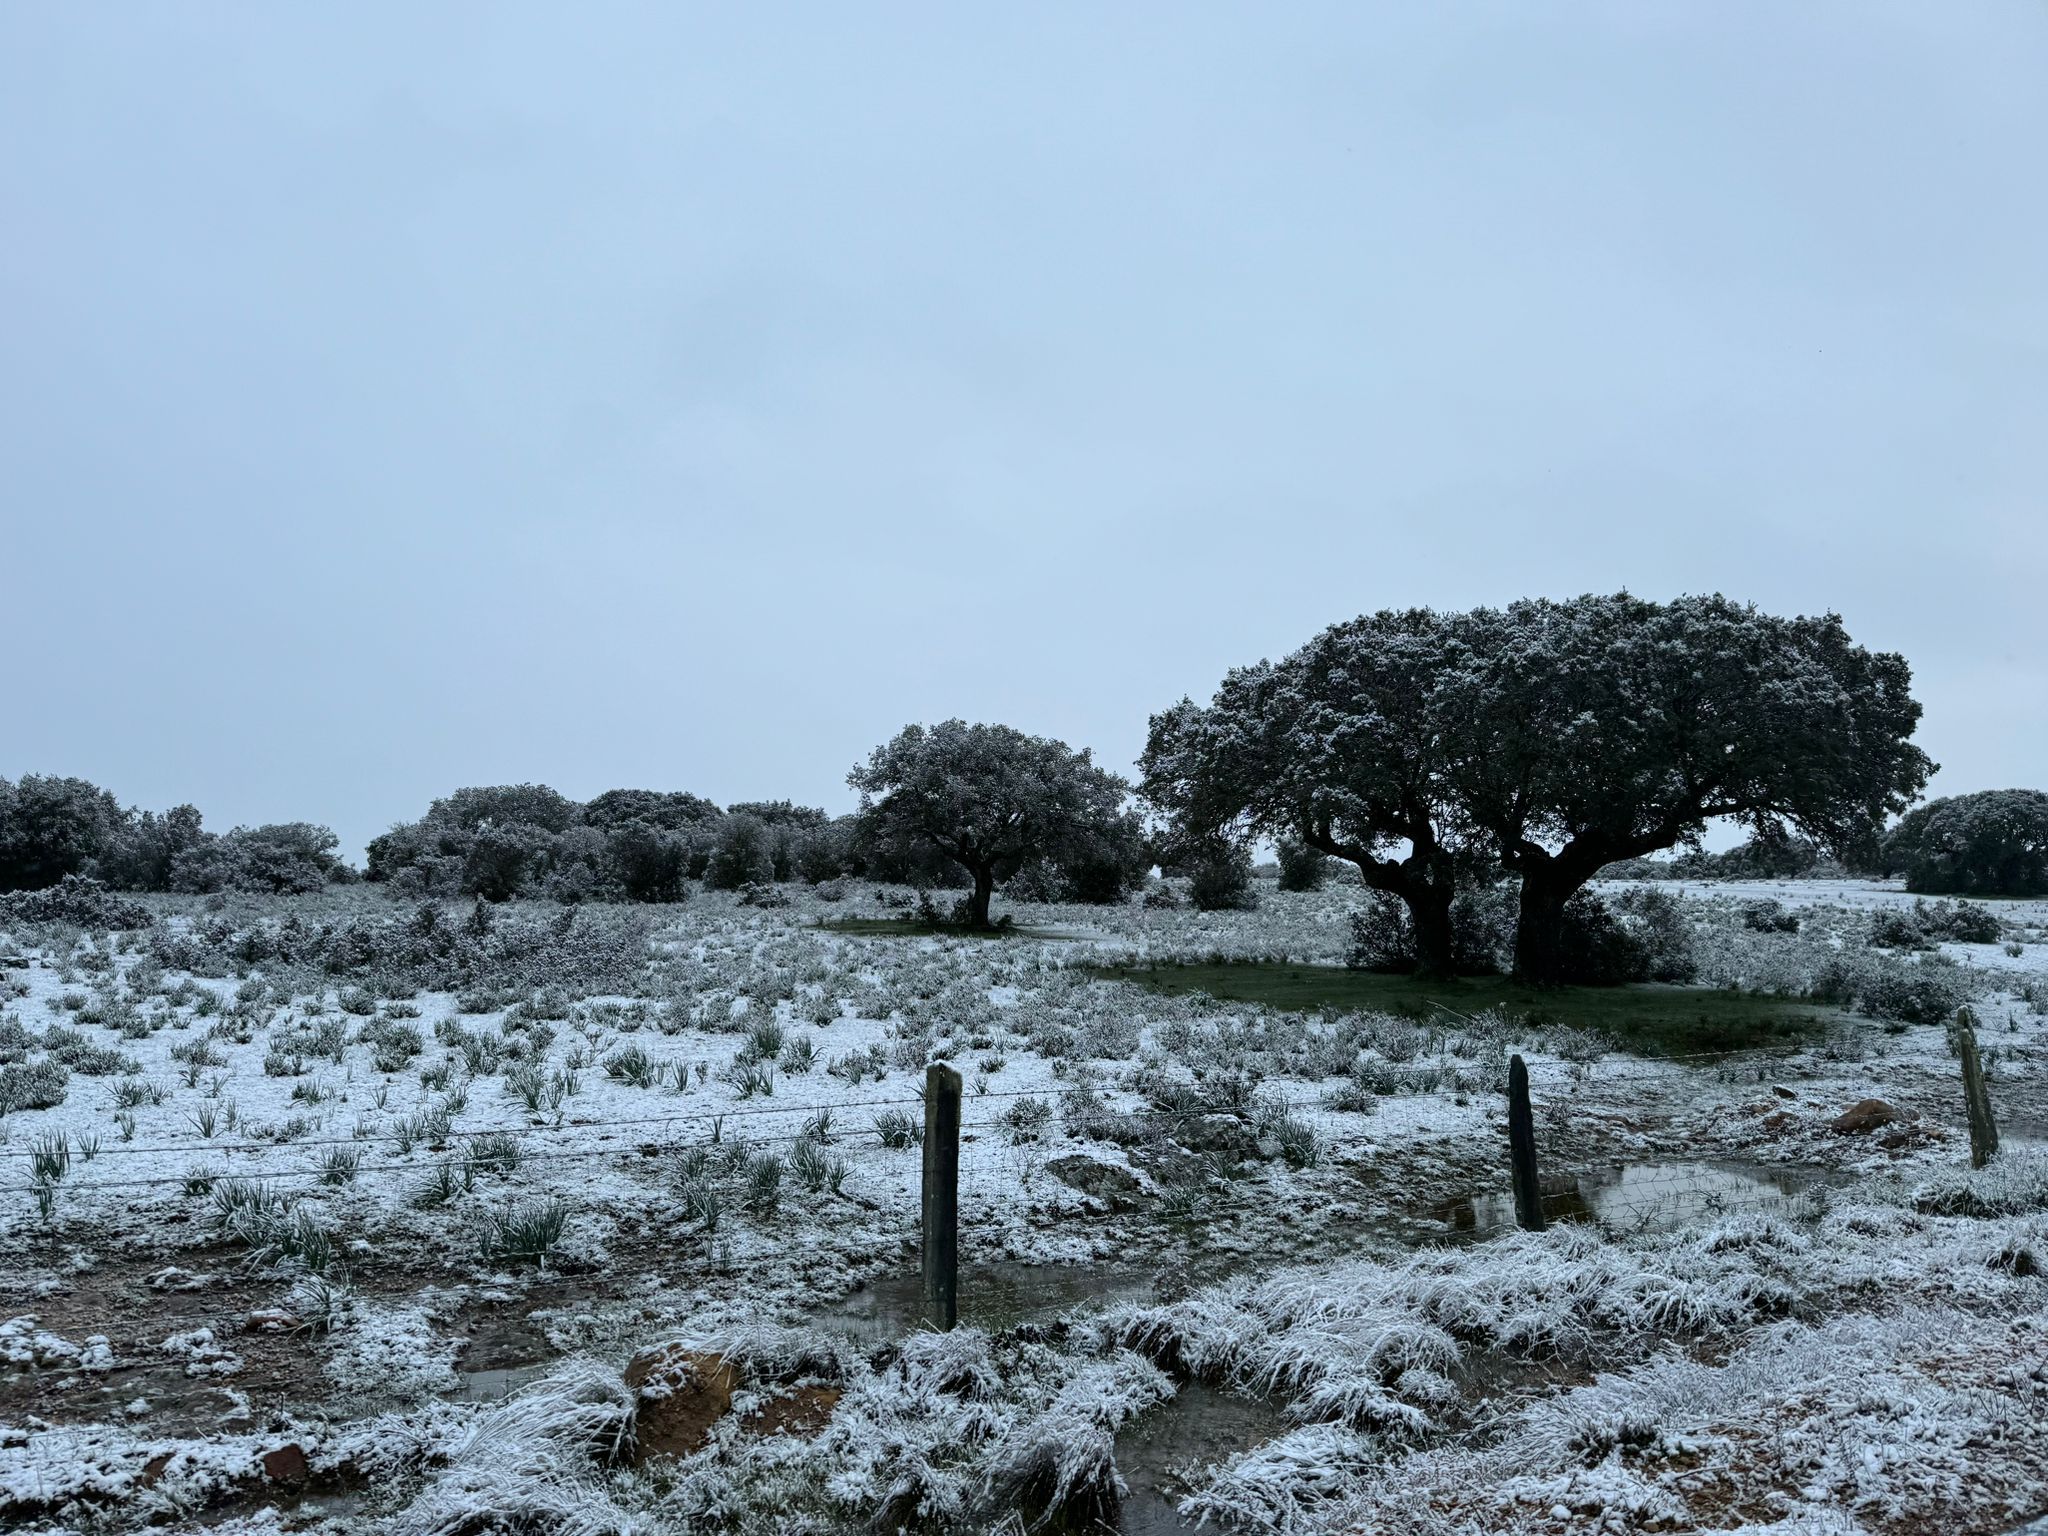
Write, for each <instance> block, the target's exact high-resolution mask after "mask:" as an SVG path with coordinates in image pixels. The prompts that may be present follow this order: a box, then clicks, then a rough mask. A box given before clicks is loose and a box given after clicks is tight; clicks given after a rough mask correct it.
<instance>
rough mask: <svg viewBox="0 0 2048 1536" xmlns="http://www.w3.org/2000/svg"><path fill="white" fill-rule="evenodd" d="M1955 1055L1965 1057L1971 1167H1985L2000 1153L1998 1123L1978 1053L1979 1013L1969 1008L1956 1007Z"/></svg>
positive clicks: (1964, 1080) (1966, 1105)
mask: <svg viewBox="0 0 2048 1536" xmlns="http://www.w3.org/2000/svg"><path fill="white" fill-rule="evenodd" d="M1956 1054H1957V1055H1958V1056H1960V1057H1962V1059H1963V1107H1964V1108H1965V1109H1967V1110H1968V1111H1969V1112H1970V1166H1971V1167H1972V1168H1982V1167H1983V1166H1984V1165H1985V1164H1986V1163H1988V1162H1990V1161H1991V1159H1992V1158H1993V1157H1995V1156H1997V1154H1998V1122H1997V1121H1996V1120H1994V1119H1992V1118H1991V1091H1990V1090H1989V1089H1988V1088H1986V1087H1985V1086H1984V1063H1983V1060H1982V1059H1981V1058H1980V1057H1979V1056H1978V1055H1977V1019H1976V1015H1974V1014H1973V1013H1971V1012H1970V1010H1969V1009H1967V1008H1958V1009H1957V1010H1956Z"/></svg>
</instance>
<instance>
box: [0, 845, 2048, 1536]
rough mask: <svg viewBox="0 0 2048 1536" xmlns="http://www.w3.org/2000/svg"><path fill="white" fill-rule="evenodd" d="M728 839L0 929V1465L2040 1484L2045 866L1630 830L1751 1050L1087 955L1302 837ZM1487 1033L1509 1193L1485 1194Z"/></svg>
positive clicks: (427, 1508) (122, 1505)
mask: <svg viewBox="0 0 2048 1536" xmlns="http://www.w3.org/2000/svg"><path fill="white" fill-rule="evenodd" d="M785 894H786V895H787V896H788V897H789V900H790V904H789V905H787V906H782V907H766V908H764V907H750V906H742V905H739V904H737V903H736V902H735V901H734V900H733V899H732V898H729V897H723V896H712V895H704V894H700V895H698V896H696V897H694V898H693V899H692V900H691V901H690V902H688V903H687V904H685V905H683V906H680V907H676V908H669V909H644V908H643V909H619V908H590V909H587V910H575V909H556V908H553V907H534V908H516V907H513V908H502V909H498V910H497V911H496V912H494V913H485V914H473V913H472V912H470V911H469V910H468V909H466V908H457V907H451V908H448V909H446V910H435V911H432V912H422V911H415V910H413V909H411V908H406V907H400V906H395V905H392V904H390V903H388V902H386V901H385V900H383V899H382V898H381V897H380V896H377V895H375V894H373V893H369V892H362V891H357V892H346V891H343V892H337V893H331V894H329V895H326V896H321V897H314V898H306V899H303V900H300V901H297V902H291V903H287V902H283V901H277V902H261V901H257V900H254V899H230V900H228V901H226V902H222V901H219V900H217V899H216V900H214V901H212V902H211V904H210V905H202V904H200V903H198V902H197V901H189V900H176V899H165V900H163V901H162V902H161V903H159V904H158V906H157V908H156V921H155V923H154V925H153V926H152V927H150V928H147V929H141V930H130V931H122V932H116V933H111V934H109V933H105V932H93V931H81V930H79V929H76V928H70V927H62V926H55V925H41V926H35V927H28V926H17V927H16V928H14V929H13V931H12V932H11V933H10V934H8V935H7V936H6V937H4V938H0V957H4V965H5V968H4V969H0V1105H5V1106H7V1108H6V1110H5V1113H4V1114H0V1397H4V1401H0V1421H4V1426H5V1427H4V1429H0V1519H5V1520H6V1521H7V1522H9V1523H12V1524H15V1525H19V1526H21V1527H24V1528H29V1529H38V1530H49V1531H55V1530H81V1531H83V1530H92V1531H120V1530H128V1529H135V1528H140V1527H142V1526H144V1525H155V1526H157V1527H159V1528H171V1529H189V1530H202V1529H205V1530H218V1531H223V1532H225V1531H238V1532H239V1531H267V1530H273V1529H312V1528H323V1527H324V1528H327V1529H333V1530H349V1531H355V1530H378V1531H389V1532H394V1533H396V1532H414V1531H418V1532H429V1531H431V1532H442V1533H448V1536H453V1533H456V1532H475V1533H481V1532H485V1531H491V1530H506V1531H512V1530H536V1531H537V1530H543V1529H546V1530H550V1531H555V1530H559V1531H566V1532H579V1531H589V1532H607V1531H620V1532H624V1531H645V1532H668V1531H676V1532H682V1531H704V1530H718V1529H730V1530H737V1531H761V1532H770V1531H777V1532H779V1531H818V1532H824V1531H838V1530H849V1529H884V1530H893V1529H897V1528H905V1529H930V1530H947V1529H963V1530H971V1529H994V1528H998V1527H1001V1526H1003V1525H1004V1523H1005V1522H1006V1521H1007V1522H1011V1524H1010V1526H1009V1528H1012V1529H1014V1528H1015V1522H1016V1521H1017V1520H1019V1519H1026V1520H1029V1519H1033V1518H1036V1517H1037V1516H1038V1515H1040V1514H1042V1513H1044V1512H1046V1511H1048V1510H1051V1511H1055V1512H1056V1513H1057V1515H1058V1517H1059V1518H1061V1519H1064V1520H1066V1521H1067V1522H1068V1528H1073V1529H1079V1528H1086V1527H1085V1522H1086V1521H1087V1520H1089V1519H1100V1520H1103V1521H1106V1522H1108V1523H1109V1524H1110V1525H1111V1526H1112V1527H1114V1526H1116V1525H1117V1524H1118V1523H1119V1522H1121V1525H1122V1528H1124V1529H1126V1530H1133V1531H1136V1530H1166V1529H1172V1528H1174V1527H1175V1526H1176V1525H1177V1524H1178V1523H1180V1522H1182V1521H1190V1522H1191V1521H1194V1520H1205V1521H1207V1522H1209V1524H1210V1526H1211V1528H1215V1527H1217V1526H1218V1525H1220V1526H1221V1527H1222V1528H1225V1529H1249V1530H1354V1531H1417V1532H1422V1531H1429V1532H1507V1531H1532V1530H1533V1531H1560V1532H1562V1531H1575V1532H1576V1531H1596V1530H1597V1531H1639V1530H1640V1531H1688V1530H1724V1529H1734V1528H1748V1529H1756V1530H1771V1531H1777V1532H1781V1533H1790V1532H1794V1531H1798V1532H1838V1531H1839V1532H1849V1531H1873V1532H1915V1533H1917V1532H1930V1533H1931V1532H1952V1531H1955V1532H1960V1531H1985V1532H1995V1531H2002V1530H2006V1529H2009V1528H2011V1527H2013V1526H2015V1525H2017V1524H2019V1523H2021V1522H2022V1521H2024V1520H2026V1519H2029V1518H2033V1517H2036V1516H2039V1515H2042V1514H2043V1513H2048V1280H2044V1279H2043V1277H2042V1276H2043V1271H2044V1268H2048V1215H2044V1212H2048V1153H2044V1152H2043V1151H2042V1150H2041V1149H2040V1146H2039V1143H2038V1138H2039V1137H2040V1135H2041V1131H2042V1127H2043V1125H2044V1123H2048V1112H2044V1111H2048V1075H2044V1072H2043V1064H2044V1062H2048V1014H2044V1008H2048V977H2043V975H2042V971H2043V968H2044V964H2048V960H2044V957H2048V933H2044V924H2048V904H2043V903H1999V904H1996V905H1995V906H1993V907H1991V908H1989V910H1991V911H1992V912H1994V913H1995V916H1996V918H1997V921H1998V931H1997V933H1996V936H1995V937H1993V938H1989V939H1978V940H1974V941H1971V942H1957V941H1955V940H1953V939H1946V938H1943V937H1941V936H1940V935H1939V934H1938V933H1936V934H1933V935H1932V936H1930V937H1929V938H1928V939H1927V941H1926V943H1925V945H1924V947H1920V948H1910V947H1909V948H1900V947H1898V946H1896V945H1893V947H1890V948H1887V949H1885V950H1883V951H1878V950H1875V949H1873V948H1871V946H1870V945H1869V943H1868V939H1869V937H1870V934H1871V925H1872V921H1873V913H1875V912H1877V911H1878V910H1880V909H1884V910H1892V911H1900V912H1905V913H1908V914H1910V913H1911V911H1912V900H1911V898H1909V897H1906V896H1904V895H1903V893H1900V892H1898V891H1897V890H1895V889H1892V888H1887V887H1882V886H1873V885H1868V884H1863V883H1852V882H1829V883H1819V882H1810V883H1801V882H1759V883H1756V884H1754V885H1742V886H1732V885H1713V886H1689V887H1687V888H1685V889H1684V890H1683V891H1682V893H1681V892H1674V894H1680V895H1681V899H1682V900H1683V901H1684V903H1685V912H1686V915H1687V917H1688V918H1689V920H1690V926H1691V930H1692V935H1693V943H1694V945H1695V949H1696V952H1697V955H1698V957H1699V962H1700V966H1701V980H1702V981H1703V982H1704V983H1708V984H1716V985H1740V986H1743V987H1746V988H1752V989H1757V990H1766V991H1777V992H1787V993H1802V992H1806V991H1808V990H1811V989H1814V988H1819V989H1821V990H1822V991H1823V992H1824V993H1825V994H1826V996H1827V997H1828V998H1829V999H1830V1000H1831V1001H1833V1002H1835V1003H1840V1004H1842V1005H1843V1006H1842V1010H1841V1011H1840V1012H1839V1013H1838V1014H1837V1015H1836V1016H1835V1022H1834V1023H1833V1024H1832V1025H1831V1026H1830V1027H1829V1028H1828V1029H1827V1030H1826V1031H1825V1032H1824V1033H1823V1034H1821V1035H1819V1036H1816V1037H1815V1038H1814V1039H1813V1041H1812V1042H1811V1044H1810V1045H1809V1046H1808V1047H1807V1048H1805V1049H1802V1050H1797V1051H1784V1050H1774V1051H1739V1052H1729V1053H1716V1054H1713V1055H1702V1056H1698V1057H1678V1058H1673V1057H1650V1056H1643V1055H1636V1054H1632V1053H1630V1052H1629V1051H1627V1050H1626V1049H1623V1048H1620V1047H1619V1046H1617V1044H1616V1043H1615V1042H1612V1041H1601V1040H1596V1039H1594V1038H1592V1037H1591V1036H1589V1035H1587V1034H1585V1033H1583V1032H1581V1031H1577V1030H1569V1029H1544V1028H1537V1027H1533V1026H1530V1025H1527V1024H1524V1023H1522V1022H1520V1021H1518V1020H1516V1019H1513V1018H1508V1017H1502V1016H1499V1015H1496V1014H1491V1013H1485V1014H1480V1015H1478V1016H1476V1017H1467V1018H1459V1017H1449V1016H1446V1017H1445V1018H1444V1019H1443V1020H1442V1021H1441V1022H1440V1023H1438V1024H1435V1025H1432V1024H1428V1023H1419V1022H1417V1021H1414V1020H1410V1019H1405V1018H1395V1017H1390V1016H1382V1015H1373V1014H1346V1013H1336V1012H1324V1013H1322V1014H1317V1015H1299V1014H1282V1013H1276V1012H1270V1011H1267V1010H1264V1009H1261V1008H1258V1007H1254V1006H1249V1005H1227V1004H1221V1003H1218V1002H1216V1001H1215V1000H1213V999H1208V998H1202V997H1199V996H1197V997H1184V998H1169V997H1166V996H1161V995H1157V994H1154V993H1151V992H1148V991H1144V990H1141V989H1139V988H1137V987H1134V986H1132V985H1130V984H1128V983H1122V982H1106V981H1099V980H1096V979H1094V978H1093V977H1092V975H1091V974H1090V971H1089V967H1091V966H1092V965H1095V964H1098V963H1112V962H1120V963H1128V962H1130V961H1132V960H1143V961H1149V962H1166V961H1172V960H1176V959H1186V960H1204V961H1206V960H1209V959H1211V958H1216V957H1222V958H1231V959H1288V960H1292V961H1295V962H1304V961H1306V962H1323V963H1335V962H1340V961H1341V960H1342V958H1343V956H1344V954H1345V951H1346V948H1347V945H1348V929H1347V924H1346V917H1347V914H1348V911H1349V910H1350V909H1351V908H1352V907H1353V906H1355V905H1356V903H1357V899H1358V894H1359V893H1358V892H1357V891H1356V890H1355V888H1349V887H1343V886H1336V887H1332V888H1331V889H1329V890H1327V891H1325V892H1322V893H1318V894H1315V895H1282V894H1278V893H1275V892H1272V891H1271V890H1270V889H1268V890H1267V891H1266V893H1265V895H1264V899H1263V901H1262V903H1261V905H1260V907H1259V908H1258V910H1256V911H1253V912H1248V913H1228V914H1223V913H1218V914H1203V913H1195V912H1192V911H1188V910H1186V909H1178V910H1155V909H1151V908H1148V907H1145V906H1142V905H1138V904H1132V905H1130V906H1126V907H1119V908H1113V909H1103V908H1087V907H1073V908H1041V907H1021V908H1019V909H1017V917H1018V920H1019V922H1020V923H1021V924H1023V925H1024V927H1025V928H1026V929H1027V930H1029V932H1028V933H1027V935H1026V936H1022V937H1012V938H1007V939H1002V940H986V939H938V938H915V937H907V936H900V935H884V936H871V935H855V934H848V933H840V932H835V931H833V930H831V929H829V928H823V927H820V926H819V924H820V921H821V920H831V919H834V918H837V917H841V916H845V915H849V914H873V913H875V912H878V911H881V910H883V909H882V908H881V906H880V905H879V903H880V902H881V900H882V899H883V893H880V892H875V891H871V890H864V889H863V890H855V891H853V892H851V893H850V894H849V895H848V897H847V899H846V900H844V901H840V902H837V903H829V902H826V901H824V900H821V899H820V898H819V896H818V895H817V894H816V893H813V892H809V891H806V890H802V889H800V888H795V887H792V888H789V889H788V890H787V891H786V892H785ZM1764 902H1775V903H1777V904H1778V907H1779V908H1782V909H1783V910H1784V911H1786V912H1789V913H1791V914H1792V915H1793V916H1795V917H1796V918H1797V919H1798V923H1797V928H1796V931H1793V930H1792V929H1791V928H1790V927H1773V926H1772V922H1769V921H1766V922H1760V921H1759V919H1758V917H1757V913H1758V911H1759V910H1761V909H1760V908H1759V904H1760V903H1764ZM1773 921H1775V919H1773ZM1937 926H1939V925H1937ZM1965 997H1967V998H1969V999H1970V1001H1971V1005H1972V1007H1973V1008H1974V1009H1975V1011H1976V1013H1977V1016H1978V1019H1979V1038H1980V1041H1981V1043H1982V1045H1983V1047H1984V1049H1985V1053H1986V1056H1987V1059H1988V1061H1989V1064H1990V1070H1991V1074H1992V1097H1993V1101H1994V1104H1995V1106H1996V1107H1997V1109H1998V1111H1999V1113H2000V1116H2001V1118H2002V1120H2003V1122H2004V1126H2005V1130H2006V1147H2005V1150H2004V1152H2003V1153H2002V1154H2001V1156H2000V1157H1999V1158H1998V1159H1997V1160H1996V1161H1995V1162H1994V1163H1993V1165H1992V1166H1991V1167H1990V1168H1988V1169H1986V1170H1984V1171H1983V1172H1981V1173H1976V1174H1972V1173H1970V1172H1969V1169H1968V1161H1969V1156H1968V1138H1967V1135H1966V1134H1965V1133H1964V1131H1963V1129H1962V1126H1963V1101H1962V1094H1961V1089H1960V1085H1959V1081H1958V1076H1957V1068H1956V1063H1955V1059H1954V1057H1953V1055H1952V1054H1951V1051H1950V1047H1949V1041H1948V1036H1947V1032H1946V1030H1945V1028H1944V1027H1943V1026H1942V1024H1941V1023H1939V1022H1936V1020H1937V1019H1941V1018H1945V1017H1946V1014H1947V1005H1948V1003H1950V1002H1952V1001H1954V1000H1956V999H1959V998H1965ZM1930 1000H1931V1001H1930ZM1858 1009H1861V1010H1862V1012H1858V1011H1857V1010H1858ZM1873 1014H1874V1015H1884V1016H1881V1017H1880V1016H1870V1015H1873ZM1916 1018H1917V1019H1920V1020H1923V1021H1921V1022H1916V1021H1915V1020H1916ZM1511 1052H1520V1053H1521V1054H1523V1055H1524V1056H1525V1058H1526V1059H1527V1060H1528V1061H1529V1063H1530V1066H1531V1071H1532V1076H1533V1081H1534V1085H1535V1086H1534V1096H1535V1100H1536V1106H1537V1118H1538V1124H1539V1138H1540V1146H1541V1153H1542V1157H1543V1160H1544V1165H1545V1171H1546V1174H1547V1175H1548V1179H1549V1182H1548V1183H1547V1186H1546V1187H1547V1190H1548V1192H1549V1203H1550V1208H1551V1209H1552V1211H1553V1213H1554V1214H1555V1215H1556V1216H1558V1217H1559V1218H1560V1219H1559V1221H1558V1222H1557V1223H1556V1224H1555V1225H1554V1226H1553V1227H1552V1229H1551V1230H1550V1231H1548V1232H1545V1233H1520V1232H1517V1231H1515V1230H1514V1229H1513V1227H1512V1225H1511V1222H1510V1221H1509V1220H1508V1210H1507V1203H1506V1201H1505V1198H1504V1197H1505V1191H1506V1186H1507V1177H1506V1169H1505V1132H1504V1125H1505V1111H1504V1099H1503V1097H1502V1093H1501V1088H1502V1085H1503V1082H1504V1077H1505V1064H1506V1060H1507V1057H1508V1055H1509V1054H1510V1053H1511ZM932 1060H946V1061H949V1062H951V1063H953V1064H954V1065H955V1066H957V1067H958V1068H959V1069H960V1071H961V1072H962V1074H963V1075H964V1076H965V1077H966V1079H967V1081H968V1084H969V1087H968V1091H967V1100H966V1105H965V1115H964V1119H965V1125H966V1129H965V1135H964V1138H963V1146H962V1159H961V1161H962V1168H961V1206H962V1209H961V1236H960V1247H961V1254H962V1315H963V1326H962V1327H961V1328H959V1329H958V1330H956V1331H955V1332H953V1333H951V1334H947V1335H939V1334H934V1333H931V1332H929V1331H925V1330H923V1329H922V1328H921V1327H920V1326H919V1321H918V1311H917V1282H916V1267H917V1263H918V1250H917V1224H918V1198H919V1172H920V1153H919V1149H918V1147H917V1146H916V1145H915V1144H914V1141H913V1139H912V1136H913V1132H914V1128H917V1127H921V1123H922V1109H921V1105H920V1102H919V1097H918V1094H919V1089H920V1088H921V1086H922V1083H923V1069H924V1066H925V1064H926V1063H927V1062H928V1061H932ZM1869 1099H1878V1100H1882V1101H1884V1105H1885V1106H1888V1108H1886V1109H1885V1110H1884V1111H1882V1112H1881V1113H1866V1114H1865V1115H1864V1116H1863V1117H1862V1122H1867V1123H1862V1122H1859V1124H1860V1128H1858V1129H1838V1128H1836V1126H1835V1122H1836V1120H1837V1119H1838V1117H1841V1116H1842V1115H1843V1114H1844V1112H1845V1111H1847V1110H1849V1109H1850V1108H1851V1106H1855V1105H1858V1104H1859V1102H1860V1101H1864V1100H1869ZM636 1358H637V1364H634V1363H633V1362H635V1361H636ZM629 1367H630V1368H629ZM1176 1416H1177V1417H1176ZM1161 1446H1164V1447H1169V1448H1170V1449H1171V1454H1170V1455H1167V1454H1166V1453H1165V1452H1161V1451H1160V1450H1159V1449H1158V1447H1161ZM1162 1455H1164V1456H1166V1459H1165V1460H1164V1461H1161V1460H1160V1457H1161V1456H1162ZM1119 1490H1128V1493H1129V1497H1128V1498H1126V1499H1124V1500H1123V1501H1122V1502H1121V1504H1120V1503H1119V1499H1118V1497H1117V1495H1118V1492H1119Z"/></svg>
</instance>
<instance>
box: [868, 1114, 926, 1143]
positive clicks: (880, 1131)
mask: <svg viewBox="0 0 2048 1536" xmlns="http://www.w3.org/2000/svg"><path fill="white" fill-rule="evenodd" d="M875 1134H876V1135H877V1136H878V1137H880V1138H881V1141H882V1145H883V1146H885V1147H898V1148H901V1147H915V1146H921V1145H923V1143H924V1121H922V1120H920V1119H917V1118H915V1117H914V1116H911V1115H906V1114H904V1113H903V1111H902V1110H900V1109H885V1110H883V1111H882V1112H881V1113H880V1114H879V1115H876V1116H875Z"/></svg>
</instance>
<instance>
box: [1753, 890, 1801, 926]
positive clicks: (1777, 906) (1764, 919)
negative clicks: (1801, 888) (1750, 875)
mask: <svg viewBox="0 0 2048 1536" xmlns="http://www.w3.org/2000/svg"><path fill="white" fill-rule="evenodd" d="M1742 926H1743V927H1745V928H1747V929H1749V931H1750V932H1752V933H1797V932H1798V931H1799V916H1798V914H1797V913H1795V912H1789V911H1787V910H1786V908H1785V904H1784V903H1783V902H1781V901H1777V900H1774V899H1773V898H1771V897H1768V896H1766V897H1764V898H1763V899H1762V900H1760V901H1752V902H1746V903H1745V904H1744V905H1743V908H1742Z"/></svg>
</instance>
